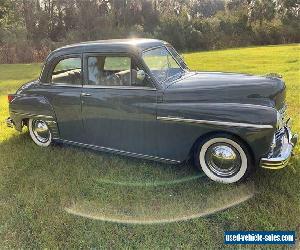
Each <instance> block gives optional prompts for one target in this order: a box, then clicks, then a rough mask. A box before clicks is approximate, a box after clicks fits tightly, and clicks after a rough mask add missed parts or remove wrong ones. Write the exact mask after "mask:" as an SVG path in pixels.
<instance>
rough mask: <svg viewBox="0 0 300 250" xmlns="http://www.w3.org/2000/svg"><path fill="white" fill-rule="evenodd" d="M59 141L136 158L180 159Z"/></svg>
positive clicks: (168, 160) (169, 160)
mask: <svg viewBox="0 0 300 250" xmlns="http://www.w3.org/2000/svg"><path fill="white" fill-rule="evenodd" d="M59 141H62V142H64V143H68V144H73V145H78V146H82V147H86V148H92V149H96V150H99V151H104V152H111V153H116V154H120V155H125V156H131V157H137V158H142V159H148V160H156V161H165V162H172V163H180V161H176V160H171V159H167V158H161V157H158V156H151V155H144V154H139V153H132V152H128V151H124V150H119V149H114V148H108V147H102V146H96V145H92V144H85V143H81V142H74V141H69V140H63V139H59Z"/></svg>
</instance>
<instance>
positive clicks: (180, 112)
mask: <svg viewBox="0 0 300 250" xmlns="http://www.w3.org/2000/svg"><path fill="white" fill-rule="evenodd" d="M157 119H158V120H161V121H164V122H176V123H180V124H181V125H182V126H190V127H193V128H195V126H197V127H198V129H199V137H201V136H203V135H204V134H207V133H212V132H227V133H230V134H233V135H236V136H238V137H239V138H241V139H242V140H243V141H245V142H246V143H247V144H248V145H249V147H250V149H251V151H252V152H253V154H254V158H255V161H256V162H258V161H259V159H260V158H261V157H262V156H263V155H265V154H267V153H268V151H269V148H270V144H271V142H272V139H273V135H274V132H275V129H276V122H277V113H276V110H275V109H274V108H272V107H267V106H262V105H253V104H239V103H161V104H158V110H157Z"/></svg>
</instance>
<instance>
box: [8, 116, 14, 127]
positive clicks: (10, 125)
mask: <svg viewBox="0 0 300 250" xmlns="http://www.w3.org/2000/svg"><path fill="white" fill-rule="evenodd" d="M6 125H7V127H10V128H13V127H14V126H15V124H14V122H13V120H12V119H11V118H10V117H8V118H7V119H6Z"/></svg>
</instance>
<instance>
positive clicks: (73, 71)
mask: <svg viewBox="0 0 300 250" xmlns="http://www.w3.org/2000/svg"><path fill="white" fill-rule="evenodd" d="M81 79H82V78H81V58H80V57H74V58H66V59H62V60H61V61H59V62H58V63H57V64H56V66H55V68H54V70H53V72H52V75H51V82H52V83H64V84H70V85H79V84H81V83H82V80H81Z"/></svg>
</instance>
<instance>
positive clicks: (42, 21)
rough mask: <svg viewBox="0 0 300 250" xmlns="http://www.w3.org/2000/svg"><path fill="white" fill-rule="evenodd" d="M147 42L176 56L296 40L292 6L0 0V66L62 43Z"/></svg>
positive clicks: (199, 0)
mask: <svg viewBox="0 0 300 250" xmlns="http://www.w3.org/2000/svg"><path fill="white" fill-rule="evenodd" d="M124 37H154V38H160V39H163V40H166V41H169V42H170V43H172V44H173V45H174V46H175V47H176V48H177V49H178V50H210V49H219V48H226V47H236V46H248V45H262V44H279V43H293V42H299V41H300V2H299V0H223V1H222V0H0V63H16V62H20V63H27V62H38V61H42V60H43V59H44V58H45V56H46V55H47V54H48V53H49V51H50V50H53V49H54V48H56V47H59V46H62V45H64V44H69V43H74V42H80V41H87V40H98V39H107V38H124Z"/></svg>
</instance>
